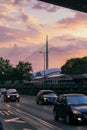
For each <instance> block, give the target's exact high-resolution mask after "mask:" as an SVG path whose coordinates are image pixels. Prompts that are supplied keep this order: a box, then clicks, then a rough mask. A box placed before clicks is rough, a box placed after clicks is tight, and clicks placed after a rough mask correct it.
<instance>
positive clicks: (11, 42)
mask: <svg viewBox="0 0 87 130" xmlns="http://www.w3.org/2000/svg"><path fill="white" fill-rule="evenodd" d="M46 35H48V43H49V46H53V47H54V48H55V49H57V51H58V50H59V52H58V53H56V52H57V51H56V52H54V53H53V54H51V56H52V58H50V59H51V60H52V62H50V65H49V66H50V68H57V67H58V68H60V67H61V66H62V65H63V64H64V63H65V62H66V61H67V60H68V59H70V58H76V57H84V56H87V14H86V13H82V12H80V11H75V10H71V9H67V8H63V7H60V6H56V5H53V4H48V3H45V2H41V1H38V0H0V57H1V56H2V57H4V58H7V59H9V60H10V61H11V63H12V64H17V62H18V61H19V60H24V59H28V58H27V57H28V56H30V55H31V54H33V53H34V52H36V51H37V50H38V49H39V48H40V47H41V46H43V45H44V44H45V42H46ZM61 50H62V51H61ZM61 52H63V54H62V53H61ZM50 53H51V52H50ZM40 55H41V54H40ZM57 55H58V58H59V59H56V58H57ZM34 58H35V57H34ZM33 60H36V59H33ZM31 62H32V61H31ZM37 62H39V61H37ZM32 64H33V70H34V71H39V70H41V69H42V68H41V65H38V66H36V63H35V65H34V63H32Z"/></svg>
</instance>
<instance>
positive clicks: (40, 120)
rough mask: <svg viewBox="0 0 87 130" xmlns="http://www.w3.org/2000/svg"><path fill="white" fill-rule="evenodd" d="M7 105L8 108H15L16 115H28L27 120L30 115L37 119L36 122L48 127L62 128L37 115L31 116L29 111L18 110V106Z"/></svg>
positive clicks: (59, 129)
mask: <svg viewBox="0 0 87 130" xmlns="http://www.w3.org/2000/svg"><path fill="white" fill-rule="evenodd" d="M8 106H9V107H10V108H13V109H15V110H16V114H18V115H20V116H21V115H22V114H25V116H26V115H27V116H28V120H29V116H30V117H31V118H33V119H35V120H37V121H38V122H41V123H42V124H43V125H44V126H47V127H50V128H52V129H54V128H56V129H58V130H63V129H61V128H60V127H56V126H54V125H53V124H51V123H48V122H46V121H44V120H42V119H39V118H38V117H35V116H33V115H31V114H29V113H26V112H24V111H22V110H20V109H18V108H15V107H13V106H10V105H8ZM14 113H15V111H14ZM21 113H22V114H21ZM23 118H24V117H23ZM26 119H27V118H26Z"/></svg>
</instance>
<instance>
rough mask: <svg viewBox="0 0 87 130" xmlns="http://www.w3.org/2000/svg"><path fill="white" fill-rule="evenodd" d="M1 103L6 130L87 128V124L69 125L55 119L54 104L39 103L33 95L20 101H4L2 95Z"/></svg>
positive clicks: (0, 112) (0, 109)
mask: <svg viewBox="0 0 87 130" xmlns="http://www.w3.org/2000/svg"><path fill="white" fill-rule="evenodd" d="M0 104H1V105H0V120H1V121H2V124H3V126H4V130H87V125H77V126H69V125H67V124H66V123H65V122H64V121H63V120H61V119H60V120H59V121H54V119H53V113H52V110H53V105H37V104H36V100H35V97H32V96H21V100H20V102H19V103H18V102H16V103H15V102H10V103H4V102H3V98H2V97H1V98H0Z"/></svg>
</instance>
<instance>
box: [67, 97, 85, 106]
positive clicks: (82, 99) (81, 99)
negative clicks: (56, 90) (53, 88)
mask: <svg viewBox="0 0 87 130" xmlns="http://www.w3.org/2000/svg"><path fill="white" fill-rule="evenodd" d="M67 102H68V104H75V105H80V104H87V96H71V97H67Z"/></svg>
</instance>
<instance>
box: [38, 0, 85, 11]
mask: <svg viewBox="0 0 87 130" xmlns="http://www.w3.org/2000/svg"><path fill="white" fill-rule="evenodd" d="M39 1H42V2H47V3H50V4H54V5H58V6H62V7H66V8H70V9H74V10H77V11H81V12H84V13H87V0H39Z"/></svg>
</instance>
